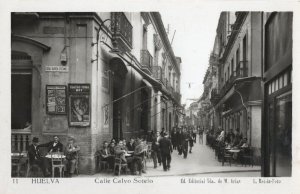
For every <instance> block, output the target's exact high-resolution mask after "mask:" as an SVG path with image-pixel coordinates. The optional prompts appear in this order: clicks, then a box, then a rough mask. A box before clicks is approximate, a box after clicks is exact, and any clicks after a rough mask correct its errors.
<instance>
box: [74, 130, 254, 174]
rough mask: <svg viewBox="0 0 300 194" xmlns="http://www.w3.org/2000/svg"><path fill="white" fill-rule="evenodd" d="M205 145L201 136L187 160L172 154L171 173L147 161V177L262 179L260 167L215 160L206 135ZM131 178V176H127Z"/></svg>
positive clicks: (175, 153) (175, 151) (174, 153)
mask: <svg viewBox="0 0 300 194" xmlns="http://www.w3.org/2000/svg"><path fill="white" fill-rule="evenodd" d="M203 138H204V142H203V144H199V136H197V142H196V143H195V144H194V147H193V149H192V153H191V154H188V157H187V159H183V157H182V155H181V156H180V155H178V152H177V150H174V151H173V153H172V162H171V169H170V171H167V172H165V171H163V168H162V166H158V167H157V168H156V169H154V167H153V162H152V161H147V170H146V174H143V175H142V176H145V177H161V176H203V177H260V166H253V167H251V166H246V167H245V166H242V165H241V164H232V165H231V166H229V164H228V163H225V165H224V166H222V163H221V162H218V161H217V159H215V153H214V151H213V150H212V149H211V148H209V147H208V146H207V145H205V135H204V137H203ZM99 176H105V177H107V176H108V177H109V176H114V175H113V173H112V172H111V171H110V172H101V173H97V174H94V175H79V176H78V177H80V178H81V177H99ZM125 176H129V175H125ZM75 177H76V176H75Z"/></svg>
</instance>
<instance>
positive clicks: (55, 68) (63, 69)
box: [45, 66, 69, 72]
mask: <svg viewBox="0 0 300 194" xmlns="http://www.w3.org/2000/svg"><path fill="white" fill-rule="evenodd" d="M45 71H50V72H69V67H68V66H46V67H45Z"/></svg>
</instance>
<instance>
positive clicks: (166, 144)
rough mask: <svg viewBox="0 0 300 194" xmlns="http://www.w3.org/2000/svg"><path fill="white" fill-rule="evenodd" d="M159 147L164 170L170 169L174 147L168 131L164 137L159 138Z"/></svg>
mask: <svg viewBox="0 0 300 194" xmlns="http://www.w3.org/2000/svg"><path fill="white" fill-rule="evenodd" d="M159 147H160V152H161V159H162V163H163V168H164V171H167V170H170V164H171V153H172V152H173V149H172V143H171V140H170V139H169V138H168V134H167V133H164V136H163V138H162V139H160V140H159Z"/></svg>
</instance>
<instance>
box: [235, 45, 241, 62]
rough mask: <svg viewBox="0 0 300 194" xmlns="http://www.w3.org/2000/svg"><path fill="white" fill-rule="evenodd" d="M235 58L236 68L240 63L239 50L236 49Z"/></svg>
mask: <svg viewBox="0 0 300 194" xmlns="http://www.w3.org/2000/svg"><path fill="white" fill-rule="evenodd" d="M235 57H236V66H238V64H239V62H240V48H238V49H237V51H236V56H235Z"/></svg>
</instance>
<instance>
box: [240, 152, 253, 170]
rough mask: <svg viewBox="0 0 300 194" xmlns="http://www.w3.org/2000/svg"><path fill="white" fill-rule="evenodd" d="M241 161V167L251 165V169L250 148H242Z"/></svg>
mask: <svg viewBox="0 0 300 194" xmlns="http://www.w3.org/2000/svg"><path fill="white" fill-rule="evenodd" d="M241 160H242V165H245V166H246V165H247V163H248V164H249V165H251V166H252V167H253V163H254V161H253V149H251V148H244V149H243V150H242V151H241Z"/></svg>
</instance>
